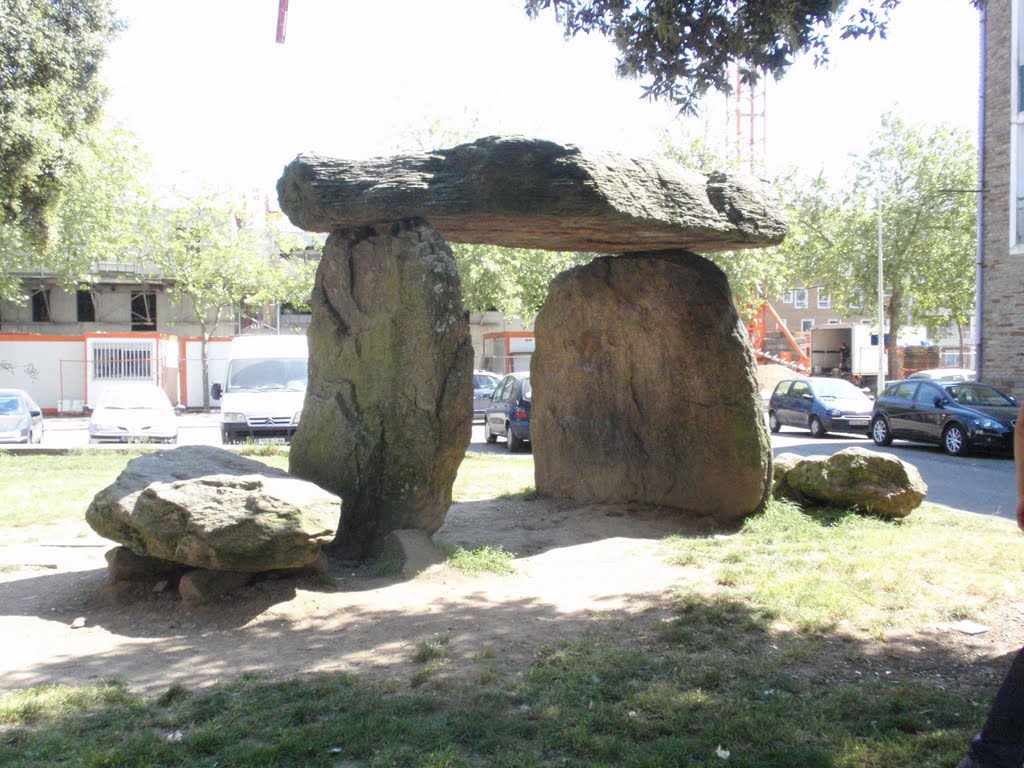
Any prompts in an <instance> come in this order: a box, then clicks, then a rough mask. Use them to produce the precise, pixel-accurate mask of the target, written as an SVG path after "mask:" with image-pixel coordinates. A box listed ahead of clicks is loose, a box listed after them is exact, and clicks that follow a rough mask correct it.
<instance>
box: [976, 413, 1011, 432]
mask: <svg viewBox="0 0 1024 768" xmlns="http://www.w3.org/2000/svg"><path fill="white" fill-rule="evenodd" d="M971 421H972V422H973V423H974V426H975V427H977V428H978V429H992V430H995V429H999V428H1001V427H1002V426H1003V425H1002V424H1000V423H999V422H998V421H993V420H992V419H986V418H983V417H978V416H976V417H974V418H973V419H971Z"/></svg>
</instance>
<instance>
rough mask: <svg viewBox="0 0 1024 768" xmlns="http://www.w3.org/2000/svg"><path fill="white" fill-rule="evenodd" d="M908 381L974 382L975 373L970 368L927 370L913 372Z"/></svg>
mask: <svg viewBox="0 0 1024 768" xmlns="http://www.w3.org/2000/svg"><path fill="white" fill-rule="evenodd" d="M907 378H908V379H932V380H933V381H974V379H975V373H974V371H973V370H971V369H970V368H928V369H927V370H924V371H915V372H914V373H912V374H910V375H909V376H908V377H907Z"/></svg>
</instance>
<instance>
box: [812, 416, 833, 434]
mask: <svg viewBox="0 0 1024 768" xmlns="http://www.w3.org/2000/svg"><path fill="white" fill-rule="evenodd" d="M807 428H808V429H809V430H811V437H824V436H825V435H827V434H828V431H827V430H826V429H825V425H824V424H822V423H821V419H819V418H818V417H817V416H811V420H810V422H809V423H808V424H807Z"/></svg>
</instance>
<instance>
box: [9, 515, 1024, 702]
mask: <svg viewBox="0 0 1024 768" xmlns="http://www.w3.org/2000/svg"><path fill="white" fill-rule="evenodd" d="M710 531H711V529H710V528H709V527H708V526H707V525H704V524H701V523H693V522H691V523H685V522H680V520H679V519H678V518H673V517H668V516H665V515H664V514H663V513H659V512H658V511H656V510H651V509H641V508H632V507H623V506H582V507H581V506H574V505H571V504H569V503H566V502H559V501H551V500H543V499H539V500H531V501H517V500H489V501H481V502H467V503H461V504H456V505H453V506H452V508H451V510H450V511H449V513H448V517H447V520H446V523H445V525H444V527H443V528H442V529H441V530H440V531H438V533H437V534H436V536H435V539H439V540H443V541H445V542H448V543H450V544H454V545H458V546H463V547H465V548H467V549H473V548H477V547H480V546H483V545H485V544H486V545H492V546H499V547H502V548H503V549H505V550H506V551H508V552H512V553H515V555H516V558H515V560H514V566H515V572H514V573H513V574H512V575H504V576H499V575H491V574H487V575H482V576H469V575H465V574H462V573H460V572H458V571H455V570H453V569H451V568H449V567H447V566H435V567H433V568H431V569H429V570H428V571H425V572H423V573H421V574H420V575H419V576H417V577H415V578H412V579H406V580H401V579H397V578H373V577H369V576H367V575H365V574H364V573H358V572H354V571H352V570H351V569H344V568H343V566H342V564H334V568H333V573H334V577H335V583H333V584H325V583H322V582H321V581H318V580H316V579H315V578H312V577H307V578H301V579H266V580H263V581H260V582H258V583H256V584H254V585H250V586H249V587H246V588H245V589H243V590H240V591H239V592H238V593H236V594H234V595H232V596H230V597H226V598H224V599H221V600H218V601H217V602H216V603H214V604H210V605H206V606H201V607H193V608H189V607H187V606H185V605H183V604H182V603H181V602H180V600H179V599H178V598H177V596H176V594H175V593H174V592H173V591H168V590H161V589H159V585H153V584H150V585H145V586H140V585H127V586H126V585H124V584H115V583H113V582H112V581H111V580H110V579H109V577H108V575H107V571H106V562H105V560H104V552H105V551H106V550H107V549H109V548H110V547H111V546H112V544H111V543H110V542H108V541H106V540H104V539H100V538H98V537H96V536H95V534H93V533H92V532H91V531H90V530H88V529H87V528H86V527H85V525H84V523H83V524H82V527H81V528H75V529H61V530H55V529H44V530H38V531H35V532H33V534H34V535H33V539H34V540H35V541H34V543H30V544H18V543H12V542H10V541H8V543H7V544H6V545H3V546H0V637H2V638H3V648H4V653H3V654H0V688H5V689H10V688H19V687H23V686H28V685H38V684H58V683H66V684H73V685H74V684H88V683H95V682H99V681H102V680H110V679H117V680H121V681H124V682H125V683H126V684H127V685H128V686H129V687H130V688H132V689H134V690H137V691H141V692H146V693H155V692H158V691H162V690H164V689H166V687H167V686H169V685H172V684H175V683H177V684H181V685H184V686H186V687H189V688H192V687H202V686H205V685H209V684H212V683H214V682H217V681H221V680H229V679H232V678H235V677H237V676H239V675H242V674H246V673H259V674H261V675H264V676H268V677H282V678H283V677H292V676H297V675H303V674H311V673H328V672H346V673H352V674H355V675H358V676H359V677H360V678H362V679H364V680H368V681H385V680H394V681H396V682H398V683H399V684H401V685H403V687H404V686H408V685H409V684H410V681H411V680H412V678H413V677H414V675H415V674H416V672H417V671H418V670H419V669H421V668H422V664H420V663H418V662H416V661H415V659H414V657H415V654H416V650H417V647H418V646H419V645H420V644H421V643H423V642H425V641H441V642H444V643H446V644H447V648H448V663H447V665H446V670H447V671H446V674H448V675H453V676H457V677H460V678H463V679H467V680H470V679H475V678H476V677H478V676H479V675H481V674H483V673H484V672H485V671H487V672H488V673H489V674H493V673H494V672H497V673H499V674H502V675H514V674H517V673H518V672H520V671H525V670H526V669H527V668H528V666H529V664H530V663H531V662H532V661H533V660H534V658H535V656H536V653H537V651H538V650H539V649H540V648H541V647H543V646H545V645H550V644H556V643H559V642H561V641H573V640H577V639H580V638H583V637H587V636H590V635H594V634H598V633H599V634H600V635H601V636H603V637H608V636H609V635H613V636H614V635H620V636H621V637H622V638H624V639H626V638H629V639H630V640H633V639H636V640H637V641H639V640H640V639H641V638H643V637H645V636H647V635H649V634H650V632H651V631H652V630H654V629H655V628H656V627H657V626H658V625H659V624H660V623H661V622H663V621H665V620H667V619H668V618H670V617H672V616H673V615H674V611H673V596H674V594H675V590H676V588H677V587H680V586H682V587H684V588H687V589H703V588H705V587H707V586H709V585H708V584H707V583H706V580H707V579H708V578H709V576H708V574H707V573H705V572H704V571H702V570H700V569H697V568H685V567H681V566H676V565H671V564H669V563H668V562H667V561H666V559H665V553H664V548H663V545H662V544H661V541H660V540H661V539H663V538H664V537H665V536H667V535H669V534H673V533H680V534H707V533H709V532H710ZM154 587H156V588H154ZM1020 625H1021V611H1020V606H1017V607H1016V609H1015V610H1012V611H1008V612H1007V616H1006V620H1005V623H1004V624H1000V625H996V626H991V627H990V628H989V631H988V632H985V633H983V634H980V635H969V634H963V633H960V632H955V631H950V630H949V629H948V628H947V629H941V628H929V629H928V630H926V631H924V632H906V633H902V634H900V635H898V636H897V635H894V636H893V638H891V642H889V643H885V644H880V645H885V646H886V651H885V653H888V654H889V656H890V657H889V658H886V659H884V660H882V661H879V664H880V665H882V666H886V667H894V665H895V666H897V667H898V663H899V658H898V657H899V656H900V655H901V654H903V655H905V656H906V658H907V659H908V663H909V660H910V659H913V662H914V663H913V667H914V668H921V669H924V668H927V664H924V666H922V665H921V662H922V661H923V660H922V659H921V658H920V651H921V649H922V648H925V647H936V646H937V645H941V647H942V649H943V651H942V657H943V659H944V660H943V662H942V666H943V668H944V671H945V672H946V673H949V672H950V670H949V668H948V666H949V655H950V654H952V655H954V656H956V657H957V658H962V661H963V666H962V670H960V671H962V672H963V673H964V674H967V675H976V676H977V677H978V679H977V680H975V681H974V682H975V683H977V684H978V685H979V686H980V687H991V686H992V685H993V683H992V677H993V674H994V671H993V670H998V669H999V667H1000V666H1001V665H1003V664H1005V658H1003V657H1005V656H1006V654H1008V653H1009V652H1011V651H1012V650H1014V649H1015V648H1016V647H1019V643H1020V641H1021V638H1020V634H1019V629H1020ZM836 653H837V654H842V653H843V651H841V650H837V652H836ZM979 661H980V662H983V663H981V664H980V665H979V664H978V662H979ZM823 663H828V662H827V661H826V662H823ZM958 666H959V665H958Z"/></svg>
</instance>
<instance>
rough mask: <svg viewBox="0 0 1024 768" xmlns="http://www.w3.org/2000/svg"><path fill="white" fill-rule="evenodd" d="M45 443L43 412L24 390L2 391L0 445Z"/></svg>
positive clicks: (0, 397)
mask: <svg viewBox="0 0 1024 768" xmlns="http://www.w3.org/2000/svg"><path fill="white" fill-rule="evenodd" d="M41 442H43V410H42V408H40V407H39V406H38V405H36V401H35V400H33V399H32V396H31V395H30V394H29V393H28V392H26V391H25V390H23V389H0V443H41Z"/></svg>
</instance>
